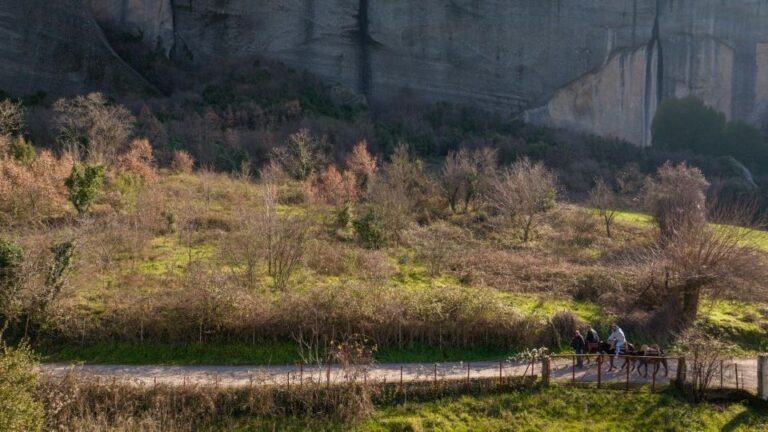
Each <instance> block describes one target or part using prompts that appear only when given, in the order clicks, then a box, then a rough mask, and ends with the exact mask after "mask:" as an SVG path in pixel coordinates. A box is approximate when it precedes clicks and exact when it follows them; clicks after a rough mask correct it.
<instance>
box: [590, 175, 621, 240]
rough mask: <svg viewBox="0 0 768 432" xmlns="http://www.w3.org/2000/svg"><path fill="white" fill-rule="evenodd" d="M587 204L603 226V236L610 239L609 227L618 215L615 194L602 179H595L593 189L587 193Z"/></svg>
mask: <svg viewBox="0 0 768 432" xmlns="http://www.w3.org/2000/svg"><path fill="white" fill-rule="evenodd" d="M589 204H590V205H591V206H592V207H594V208H595V209H596V210H597V214H598V215H599V216H600V218H601V219H602V220H603V224H604V225H605V235H607V236H608V237H611V226H612V225H613V221H614V220H615V219H616V215H617V214H618V213H617V211H616V209H617V207H618V204H619V203H618V200H617V198H616V193H615V192H614V191H613V188H612V187H611V185H609V184H608V183H607V182H606V181H605V180H604V179H603V178H602V177H598V178H596V179H595V187H593V188H592V190H591V191H590V192H589Z"/></svg>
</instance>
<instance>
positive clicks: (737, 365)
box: [733, 362, 739, 390]
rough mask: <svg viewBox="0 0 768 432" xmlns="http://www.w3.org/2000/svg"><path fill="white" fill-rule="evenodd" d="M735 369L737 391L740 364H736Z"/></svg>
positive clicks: (737, 387)
mask: <svg viewBox="0 0 768 432" xmlns="http://www.w3.org/2000/svg"><path fill="white" fill-rule="evenodd" d="M733 368H734V370H735V371H736V390H738V389H739V364H738V363H736V362H734V363H733Z"/></svg>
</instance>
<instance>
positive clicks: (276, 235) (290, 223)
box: [269, 217, 309, 290]
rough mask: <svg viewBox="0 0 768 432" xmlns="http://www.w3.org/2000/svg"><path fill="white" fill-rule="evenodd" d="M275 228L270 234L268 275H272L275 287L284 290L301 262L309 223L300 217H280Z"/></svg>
mask: <svg viewBox="0 0 768 432" xmlns="http://www.w3.org/2000/svg"><path fill="white" fill-rule="evenodd" d="M275 228H276V229H275V230H274V232H273V233H272V236H271V238H272V240H271V250H270V255H269V260H270V261H269V269H270V272H269V275H270V276H272V279H273V282H274V286H275V288H276V289H278V290H284V289H285V288H286V287H287V286H288V282H289V281H290V278H291V276H292V275H293V273H294V272H295V271H296V269H297V268H298V266H299V264H301V260H302V258H303V256H304V246H305V243H306V241H307V238H308V235H309V233H308V230H309V224H308V223H307V220H306V219H303V218H300V217H280V218H278V219H277V224H276V227H275Z"/></svg>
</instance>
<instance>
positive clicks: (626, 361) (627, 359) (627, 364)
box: [625, 357, 630, 391]
mask: <svg viewBox="0 0 768 432" xmlns="http://www.w3.org/2000/svg"><path fill="white" fill-rule="evenodd" d="M629 361H630V358H629V357H627V358H626V359H625V364H626V366H627V391H629Z"/></svg>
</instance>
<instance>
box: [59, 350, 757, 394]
mask: <svg viewBox="0 0 768 432" xmlns="http://www.w3.org/2000/svg"><path fill="white" fill-rule="evenodd" d="M690 367H691V366H690V365H686V361H685V359H684V358H682V357H647V356H645V357H643V356H619V357H614V356H608V355H599V354H583V355H554V356H551V357H548V358H545V359H532V360H525V361H510V360H505V361H496V362H487V361H486V362H457V363H421V364H394V365H393V364H379V365H361V366H351V367H341V366H339V365H332V364H315V365H306V364H296V365H294V366H279V367H265V368H254V367H218V368H217V367H176V368H156V367H149V366H148V367H141V366H137V367H110V366H103V367H99V366H88V367H75V368H74V369H73V371H74V372H75V373H77V374H78V375H86V376H88V375H90V376H91V379H92V381H95V382H101V383H103V384H113V385H114V384H115V383H116V382H118V383H126V384H134V385H139V386H149V385H152V386H157V385H160V384H171V385H180V386H190V385H196V386H251V387H252V386H259V385H267V386H280V387H282V386H284V387H286V388H291V387H295V386H298V387H302V386H307V385H326V386H330V385H333V384H339V383H349V382H363V383H371V384H374V383H383V384H394V385H399V386H400V387H404V386H405V384H407V383H423V384H425V385H430V384H431V385H432V386H433V387H435V388H437V387H438V386H439V385H440V384H441V383H446V382H450V383H451V384H452V385H455V384H456V382H457V381H458V382H461V381H466V383H467V384H469V383H470V382H472V381H475V380H482V381H484V382H489V383H493V382H498V383H504V382H505V381H509V380H511V379H512V378H522V377H526V382H530V381H537V380H541V381H542V382H543V383H545V384H548V383H550V382H556V383H570V384H576V385H586V384H589V385H591V386H596V387H597V388H604V387H605V388H614V389H616V388H624V389H627V390H629V389H631V388H638V387H643V388H650V390H651V391H655V390H657V389H658V388H662V387H665V386H668V385H670V384H671V383H673V382H686V381H690V379H691V377H692V373H691V371H690V370H689V368H690ZM764 369H766V370H767V371H766V374H768V360H767V361H766V367H765V368H764ZM69 370H70V369H69V368H65V367H61V368H59V369H55V368H51V369H49V370H47V373H48V374H51V375H59V376H61V375H64V374H65V373H67V371H69ZM760 377H761V375H760V373H759V372H758V366H757V361H756V360H751V361H745V360H740V361H723V362H721V363H720V364H719V366H718V367H717V371H716V373H715V374H714V375H713V376H712V381H711V383H710V387H711V388H718V387H720V388H734V389H741V390H747V391H750V392H758V387H759V385H758V383H759V382H760ZM767 378H768V377H767ZM766 382H768V379H766ZM467 387H468V388H469V387H470V386H469V385H467Z"/></svg>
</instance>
